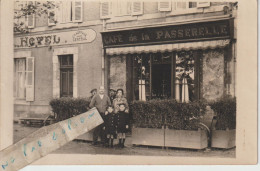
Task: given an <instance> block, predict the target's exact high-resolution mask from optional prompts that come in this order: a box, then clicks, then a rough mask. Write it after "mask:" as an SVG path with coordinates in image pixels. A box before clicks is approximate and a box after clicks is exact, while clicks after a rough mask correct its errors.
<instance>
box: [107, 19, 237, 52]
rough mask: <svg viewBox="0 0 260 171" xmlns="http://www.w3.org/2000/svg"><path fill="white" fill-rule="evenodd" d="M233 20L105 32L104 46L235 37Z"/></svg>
mask: <svg viewBox="0 0 260 171" xmlns="http://www.w3.org/2000/svg"><path fill="white" fill-rule="evenodd" d="M232 23H233V20H232V19H230V20H219V21H211V22H200V23H190V24H181V25H171V26H162V27H149V28H141V29H134V30H121V31H112V32H103V33H102V41H103V45H104V47H117V46H130V45H134V46H136V45H144V44H156V43H157V44H158V43H160V44H162V43H174V42H190V41H200V40H207V39H220V38H221V39H226V38H232V37H233V31H232V29H233V27H232Z"/></svg>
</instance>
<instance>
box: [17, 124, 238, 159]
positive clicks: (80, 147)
mask: <svg viewBox="0 0 260 171" xmlns="http://www.w3.org/2000/svg"><path fill="white" fill-rule="evenodd" d="M37 129H39V128H34V127H25V126H22V125H19V124H14V142H17V141H19V140H20V139H22V138H23V137H25V136H26V135H29V134H30V133H32V132H34V131H36V130H37ZM116 143H117V141H115V144H116ZM235 151H236V150H235V148H233V149H229V150H221V149H205V150H187V149H177V148H168V149H162V148H160V147H145V146H132V145H130V144H127V145H126V147H125V148H124V149H119V148H113V149H111V148H104V147H102V146H101V145H99V146H93V145H91V143H90V142H82V141H72V142H70V143H68V144H66V145H65V146H63V147H62V148H60V149H58V150H57V151H55V152H54V153H59V154H62V153H64V154H70V153H76V154H112V155H117V154H119V155H120V154H121V155H144V156H184V157H194V156H197V157H221V158H223V157H225V158H233V157H235Z"/></svg>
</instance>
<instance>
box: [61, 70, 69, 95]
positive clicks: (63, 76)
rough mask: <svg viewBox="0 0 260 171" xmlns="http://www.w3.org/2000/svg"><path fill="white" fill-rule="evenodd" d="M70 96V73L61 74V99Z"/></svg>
mask: <svg viewBox="0 0 260 171" xmlns="http://www.w3.org/2000/svg"><path fill="white" fill-rule="evenodd" d="M67 95H68V73H67V72H61V97H63V96H67Z"/></svg>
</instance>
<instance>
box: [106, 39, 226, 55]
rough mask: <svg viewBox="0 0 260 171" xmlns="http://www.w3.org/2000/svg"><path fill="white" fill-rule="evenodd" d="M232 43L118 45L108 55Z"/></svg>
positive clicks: (189, 48)
mask: <svg viewBox="0 0 260 171" xmlns="http://www.w3.org/2000/svg"><path fill="white" fill-rule="evenodd" d="M229 43H230V40H229V39H225V40H212V41H200V42H188V43H175V44H162V45H149V46H132V47H118V48H107V50H106V54H107V55H119V54H129V53H130V54H133V53H156V52H166V51H167V52H171V51H183V50H184V51H187V50H197V49H215V48H223V47H225V46H227V45H228V44H229Z"/></svg>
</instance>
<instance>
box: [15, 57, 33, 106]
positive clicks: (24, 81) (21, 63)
mask: <svg viewBox="0 0 260 171" xmlns="http://www.w3.org/2000/svg"><path fill="white" fill-rule="evenodd" d="M14 97H15V98H16V99H23V100H26V101H34V58H33V57H26V58H15V59H14Z"/></svg>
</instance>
